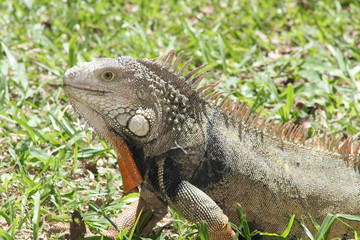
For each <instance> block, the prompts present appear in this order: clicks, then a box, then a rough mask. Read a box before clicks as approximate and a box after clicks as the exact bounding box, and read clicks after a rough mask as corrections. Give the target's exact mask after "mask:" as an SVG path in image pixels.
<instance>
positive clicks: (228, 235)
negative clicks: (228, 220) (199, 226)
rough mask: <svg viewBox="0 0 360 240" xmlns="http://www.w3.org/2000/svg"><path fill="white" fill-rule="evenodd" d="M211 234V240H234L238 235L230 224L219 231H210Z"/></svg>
mask: <svg viewBox="0 0 360 240" xmlns="http://www.w3.org/2000/svg"><path fill="white" fill-rule="evenodd" d="M209 234H210V240H233V239H234V237H235V235H236V234H235V232H234V230H232V228H231V227H230V226H229V225H228V224H226V225H225V226H223V227H220V228H219V229H209Z"/></svg>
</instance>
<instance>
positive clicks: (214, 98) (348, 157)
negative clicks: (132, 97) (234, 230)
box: [152, 49, 360, 171]
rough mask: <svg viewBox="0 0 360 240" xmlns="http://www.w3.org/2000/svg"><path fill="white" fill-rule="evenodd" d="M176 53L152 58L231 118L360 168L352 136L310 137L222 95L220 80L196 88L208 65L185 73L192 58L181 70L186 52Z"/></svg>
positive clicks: (305, 131)
mask: <svg viewBox="0 0 360 240" xmlns="http://www.w3.org/2000/svg"><path fill="white" fill-rule="evenodd" d="M175 53H176V50H174V49H173V50H170V51H169V52H168V53H167V54H165V55H163V56H161V57H157V58H155V59H152V61H153V62H154V63H156V64H158V66H159V67H161V68H162V69H163V70H165V71H169V72H171V73H173V74H175V75H176V76H177V77H178V78H179V79H180V80H181V81H183V82H184V84H187V85H189V86H190V87H191V88H192V89H193V90H194V91H195V92H196V93H197V95H198V96H197V97H198V98H199V99H202V100H203V101H204V102H206V103H208V104H210V105H211V106H212V107H215V108H219V109H220V110H221V111H223V112H224V113H226V114H227V115H228V116H229V118H231V119H232V121H240V123H239V124H242V125H251V126H253V127H255V128H257V129H259V130H260V131H264V132H266V133H268V134H272V135H274V136H276V137H279V138H281V139H285V140H288V141H291V142H296V143H299V144H304V145H310V146H312V147H314V148H318V149H321V150H324V151H327V152H328V153H329V154H331V153H333V154H340V155H341V156H342V158H343V159H344V160H345V161H347V162H348V163H349V164H352V165H354V167H355V168H356V169H357V170H358V171H359V169H360V156H359V154H360V142H356V141H355V140H354V139H351V138H348V139H346V140H344V141H341V140H340V139H339V138H336V137H334V136H333V137H328V136H327V135H326V134H321V133H320V132H317V133H316V134H314V136H313V137H312V138H310V139H308V140H307V136H308V129H307V128H305V127H304V126H303V125H295V124H294V123H293V122H291V121H289V122H286V123H274V120H269V119H268V118H266V117H264V116H261V115H260V112H259V113H254V112H253V110H252V108H250V107H248V106H246V103H245V102H236V101H233V100H228V97H229V95H230V94H229V95H227V96H225V97H223V96H222V95H223V93H222V92H219V91H213V90H214V88H215V87H216V86H218V85H219V84H220V81H219V82H216V83H214V84H209V85H206V86H203V87H201V88H197V86H198V85H199V83H200V81H201V80H202V79H204V78H205V77H206V75H207V74H208V73H209V71H205V72H203V73H200V74H198V75H197V76H194V75H195V74H196V73H198V72H199V71H200V70H202V69H203V68H204V67H206V66H207V65H206V64H204V65H201V66H200V67H197V68H195V69H193V70H191V71H189V72H188V73H187V74H186V75H185V76H183V73H184V72H185V71H186V70H187V68H188V67H189V65H190V63H191V61H192V60H191V59H190V60H188V61H186V62H185V63H184V65H183V66H182V67H181V68H180V70H178V66H179V64H180V63H181V60H182V56H183V54H184V52H183V51H182V52H180V53H179V54H178V56H177V57H175ZM174 59H175V60H174ZM212 91H213V92H212ZM210 92H212V93H210ZM321 136H322V137H321Z"/></svg>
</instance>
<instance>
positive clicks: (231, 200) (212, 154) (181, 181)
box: [64, 51, 360, 240]
mask: <svg viewBox="0 0 360 240" xmlns="http://www.w3.org/2000/svg"><path fill="white" fill-rule="evenodd" d="M180 55H181V54H180ZM173 58H174V51H171V52H170V53H169V54H168V55H166V56H165V57H163V58H162V59H160V60H144V59H133V58H130V57H120V58H117V59H109V58H104V59H99V60H97V61H94V62H90V63H83V64H80V65H79V66H76V67H74V68H72V69H69V70H68V71H67V72H66V74H65V77H64V87H65V91H66V93H67V95H68V96H69V98H70V100H71V102H72V104H73V106H74V107H75V109H76V110H77V111H78V112H79V113H80V114H81V115H82V116H83V117H84V118H85V119H86V120H87V121H88V122H89V124H90V125H92V126H93V127H94V128H95V130H96V131H97V132H98V133H99V134H101V135H102V136H104V137H105V138H107V139H109V137H108V136H109V134H112V135H115V136H117V137H119V138H121V139H124V141H125V142H126V143H127V145H128V147H129V149H130V151H131V153H132V155H133V156H134V159H135V162H136V166H137V168H138V169H139V171H140V174H141V176H142V177H143V178H144V183H143V184H142V189H146V191H149V192H150V193H151V194H150V195H152V194H153V195H154V196H156V197H155V198H149V199H146V198H145V199H144V198H142V199H141V200H140V201H141V204H140V205H141V206H142V207H145V209H149V208H155V213H158V214H156V217H155V219H156V220H155V221H157V220H159V219H160V218H161V216H163V213H164V209H165V208H166V206H170V207H172V208H173V209H175V210H176V211H178V212H179V213H180V214H181V215H182V216H183V217H185V218H186V219H188V220H190V221H193V222H203V221H204V222H207V224H208V228H209V232H210V236H211V239H213V240H215V239H233V237H234V235H235V234H234V232H233V231H232V230H231V228H230V227H229V226H228V225H227V222H228V220H230V221H232V222H235V223H237V222H238V221H239V218H238V216H237V213H236V208H235V206H236V204H237V203H240V204H241V205H242V207H243V209H244V212H245V214H246V216H247V219H248V221H249V223H250V226H251V227H252V228H253V229H258V230H261V231H266V232H276V233H281V232H282V231H283V230H284V228H285V227H286V225H287V222H288V216H290V215H292V214H296V216H297V217H299V218H300V217H303V216H304V219H305V222H306V225H307V226H308V227H309V226H311V225H312V224H311V223H310V222H309V221H308V218H306V216H308V214H310V215H311V216H312V217H313V218H314V219H315V220H316V221H317V222H318V223H320V222H321V221H322V220H323V219H324V218H325V216H326V215H327V214H329V213H331V214H336V213H343V214H353V215H360V174H359V171H358V170H355V168H358V167H359V163H358V157H356V156H357V155H358V148H359V146H360V145H358V147H356V146H355V144H354V143H351V142H350V141H347V142H345V144H343V145H342V147H341V145H340V147H339V146H336V145H334V144H332V143H331V142H326V141H323V140H319V139H313V140H311V141H312V142H313V143H309V142H305V137H304V136H305V135H306V132H305V130H304V129H303V128H301V127H296V126H293V125H291V124H285V125H280V124H277V125H276V124H272V123H269V122H267V121H265V120H264V121H263V122H261V121H260V120H259V118H258V116H255V115H253V114H250V110H249V109H248V108H246V107H244V106H243V105H239V104H235V103H232V102H227V103H225V104H224V105H222V107H219V106H217V105H216V104H215V103H214V101H215V102H216V101H217V99H218V94H217V93H216V92H215V93H213V94H212V95H210V97H209V98H212V99H215V100H213V101H208V100H205V98H204V97H202V95H205V94H207V93H208V92H209V91H210V90H212V88H213V87H214V86H215V85H214V86H208V87H204V88H202V89H200V90H196V89H195V88H194V86H193V85H196V83H197V81H198V80H200V79H201V78H202V77H204V76H205V75H206V74H200V75H199V76H198V77H195V78H193V79H190V78H191V75H193V74H194V73H195V72H196V71H198V70H199V69H197V70H194V71H192V72H190V73H189V74H187V75H185V76H184V77H182V76H181V72H182V71H183V70H179V71H178V70H177V64H178V62H179V58H178V59H176V60H175V62H174V61H173ZM188 79H190V80H188ZM221 104H222V103H221ZM221 104H219V105H221ZM324 146H327V147H324ZM144 191H145V190H144ZM142 195H144V194H142ZM145 195H146V194H145ZM151 199H152V200H151ZM155 199H156V200H155ZM159 203H161V204H159ZM136 204H138V203H136ZM136 204H135V205H136ZM137 206H139V205H136V207H134V209H135V210H130V212H132V213H137V212H138V210H137V209H138V207H137ZM129 215H132V214H127V213H125V214H123V215H122V217H121V218H120V220H121V221H123V222H124V224H125V225H129V224H130V225H131V224H132V223H133V220H129V219H128V218H129ZM134 215H135V214H134ZM155 221H153V222H152V223H151V225H153V224H154V222H155ZM128 223H129V224H128ZM124 224H123V225H124ZM349 224H350V225H351V226H353V227H354V228H355V229H357V230H359V229H360V224H359V222H349ZM120 225H121V224H120ZM312 231H314V230H313V229H312ZM346 231H347V227H346V226H345V225H343V224H341V223H336V224H334V226H333V228H332V232H331V234H330V236H332V237H334V236H338V237H339V236H341V235H342V234H344V233H345V232H346ZM301 232H302V231H300V228H299V226H298V225H296V226H295V227H294V228H293V230H292V234H293V235H296V234H301ZM352 232H353V231H352ZM350 234H351V231H350ZM303 237H304V235H303Z"/></svg>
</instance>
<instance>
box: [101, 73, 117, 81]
mask: <svg viewBox="0 0 360 240" xmlns="http://www.w3.org/2000/svg"><path fill="white" fill-rule="evenodd" d="M114 77H115V74H114V73H113V72H111V71H105V72H103V73H102V74H101V78H102V79H104V80H105V81H111V80H113V79H114Z"/></svg>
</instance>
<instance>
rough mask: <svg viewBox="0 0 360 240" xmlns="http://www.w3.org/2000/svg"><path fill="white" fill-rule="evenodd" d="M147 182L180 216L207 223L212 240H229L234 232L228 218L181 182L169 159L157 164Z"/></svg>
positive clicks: (193, 188) (187, 184) (199, 192)
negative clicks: (150, 183)
mask: <svg viewBox="0 0 360 240" xmlns="http://www.w3.org/2000/svg"><path fill="white" fill-rule="evenodd" d="M156 162H157V164H156V167H155V168H153V169H152V171H150V174H149V180H150V182H152V185H153V186H154V187H155V188H158V189H155V190H156V191H155V192H157V193H159V194H160V198H162V199H163V200H164V201H165V202H166V203H167V204H168V205H169V206H170V207H172V208H173V209H175V210H176V211H177V212H178V213H179V214H180V215H181V216H183V217H184V218H186V219H187V220H189V221H191V222H195V223H199V222H206V223H207V225H208V230H209V234H210V239H211V240H232V239H234V236H235V233H234V231H233V230H232V229H231V227H230V226H229V225H228V224H227V223H228V217H227V216H226V215H225V214H224V213H223V211H222V210H221V208H220V207H219V206H218V205H217V204H216V203H215V202H214V201H213V200H212V199H211V198H210V197H209V196H208V195H207V194H206V193H204V192H203V191H202V190H200V189H199V188H197V187H196V186H194V185H193V184H191V183H189V182H188V181H185V180H182V179H181V177H180V169H179V166H178V164H177V163H176V162H174V161H173V160H172V159H162V160H160V161H156Z"/></svg>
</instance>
